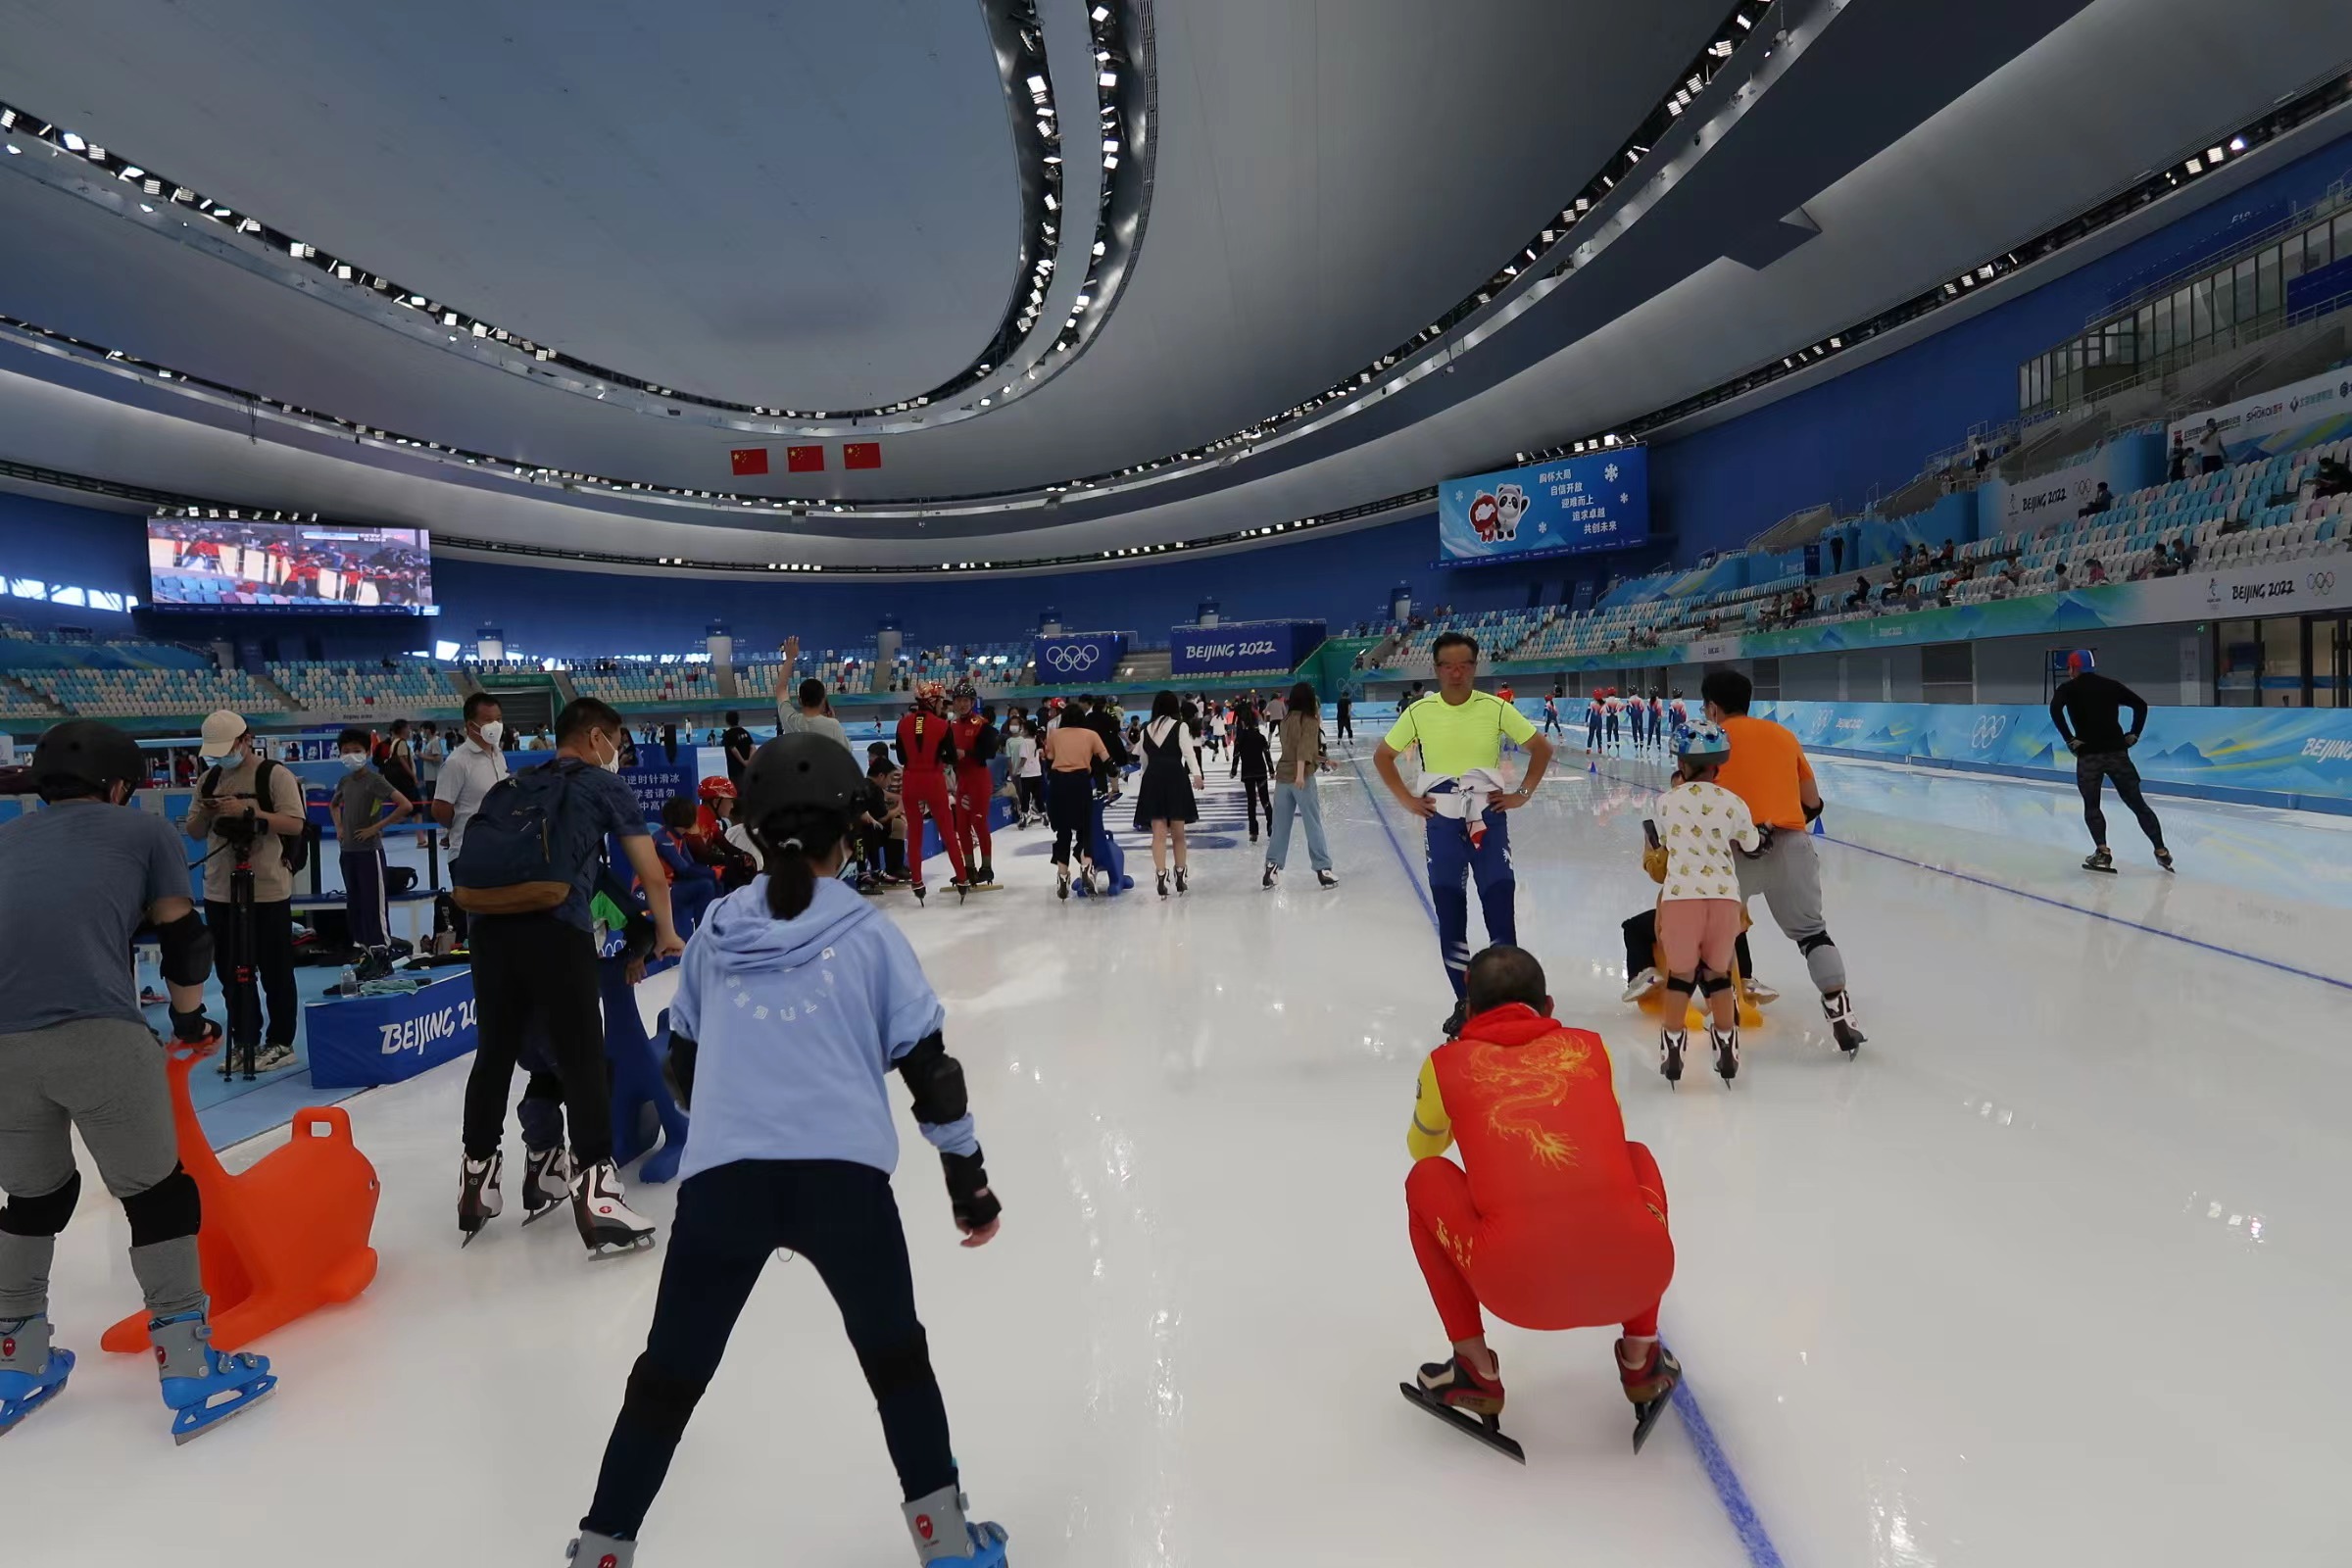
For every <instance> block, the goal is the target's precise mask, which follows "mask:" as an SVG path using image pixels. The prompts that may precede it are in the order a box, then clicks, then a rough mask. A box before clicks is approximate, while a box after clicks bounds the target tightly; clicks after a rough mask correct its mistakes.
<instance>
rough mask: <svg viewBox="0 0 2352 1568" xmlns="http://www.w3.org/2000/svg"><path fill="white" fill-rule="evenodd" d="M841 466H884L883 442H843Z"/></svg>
mask: <svg viewBox="0 0 2352 1568" xmlns="http://www.w3.org/2000/svg"><path fill="white" fill-rule="evenodd" d="M841 466H843V467H845V468H879V467H880V466H882V443H881V442H879V441H844V442H843V443H842V444H841Z"/></svg>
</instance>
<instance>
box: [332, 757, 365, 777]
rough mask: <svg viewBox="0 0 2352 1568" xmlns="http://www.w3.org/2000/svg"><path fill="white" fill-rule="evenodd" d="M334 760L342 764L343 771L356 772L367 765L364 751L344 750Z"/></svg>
mask: <svg viewBox="0 0 2352 1568" xmlns="http://www.w3.org/2000/svg"><path fill="white" fill-rule="evenodd" d="M335 760H336V761H338V762H341V763H342V764H343V771H344V772H346V773H357V772H358V771H359V770H360V769H361V768H363V767H366V766H367V765H368V754H367V753H366V752H345V753H343V754H342V755H341V756H339V757H337V758H336V759H335Z"/></svg>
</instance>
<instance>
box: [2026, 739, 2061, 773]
mask: <svg viewBox="0 0 2352 1568" xmlns="http://www.w3.org/2000/svg"><path fill="white" fill-rule="evenodd" d="M2026 765H2027V766H2029V767H2055V766H2057V765H2058V746H2057V743H2056V742H2054V741H2043V742H2041V743H2040V744H2039V745H2037V746H2035V747H2034V750H2033V752H2032V753H2031V754H2030V755H2029V756H2028V757H2027V758H2026Z"/></svg>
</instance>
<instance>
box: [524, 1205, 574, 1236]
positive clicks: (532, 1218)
mask: <svg viewBox="0 0 2352 1568" xmlns="http://www.w3.org/2000/svg"><path fill="white" fill-rule="evenodd" d="M569 1203H570V1200H569V1199H565V1198H559V1199H557V1200H556V1201H554V1202H552V1203H550V1204H548V1205H547V1206H546V1207H545V1208H540V1209H528V1208H526V1209H524V1210H523V1211H522V1228H523V1229H524V1230H526V1231H527V1230H529V1229H530V1228H531V1227H532V1226H534V1225H536V1224H538V1223H539V1222H540V1221H541V1220H543V1219H545V1218H547V1216H548V1215H550V1214H554V1213H557V1212H559V1211H561V1210H562V1209H564V1208H565V1207H567V1206H568V1205H569Z"/></svg>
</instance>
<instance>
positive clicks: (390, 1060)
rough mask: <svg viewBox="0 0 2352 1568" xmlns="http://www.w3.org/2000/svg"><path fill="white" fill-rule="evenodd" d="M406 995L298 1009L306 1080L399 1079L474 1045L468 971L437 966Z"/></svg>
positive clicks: (355, 1084) (334, 1083) (359, 1084)
mask: <svg viewBox="0 0 2352 1568" xmlns="http://www.w3.org/2000/svg"><path fill="white" fill-rule="evenodd" d="M441 973H442V975H443V978H439V979H434V980H430V981H427V982H426V983H425V984H424V985H423V986H422V987H420V988H418V989H417V990H415V991H412V992H410V993H408V994H407V995H406V996H388V997H353V998H351V999H349V1000H348V1001H345V1000H341V999H331V998H330V999H329V1000H327V1001H324V1002H314V1003H312V1004H310V1005H308V1006H306V1007H304V1008H303V1009H302V1028H303V1035H304V1038H305V1039H306V1040H307V1041H308V1042H309V1047H310V1056H311V1082H312V1083H314V1084H316V1085H318V1086H319V1088H321V1089H365V1088H368V1087H370V1086H371V1085H375V1084H396V1083H399V1082H401V1081H402V1080H403V1079H408V1078H414V1077H416V1076H417V1074H418V1073H420V1072H425V1071H427V1070H429V1069H431V1068H434V1067H438V1066H440V1065H441V1063H443V1062H445V1061H454V1060H456V1059H457V1058H458V1057H460V1056H463V1055H466V1054H468V1053H470V1052H471V1051H472V1050H473V1047H474V1040H475V1035H474V1016H473V971H472V970H471V969H455V970H444V971H441Z"/></svg>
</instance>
